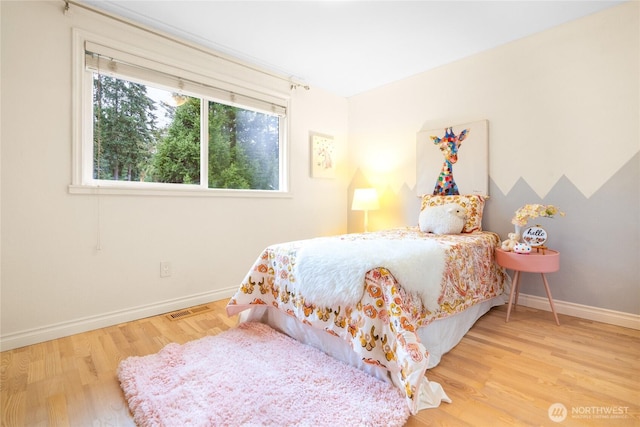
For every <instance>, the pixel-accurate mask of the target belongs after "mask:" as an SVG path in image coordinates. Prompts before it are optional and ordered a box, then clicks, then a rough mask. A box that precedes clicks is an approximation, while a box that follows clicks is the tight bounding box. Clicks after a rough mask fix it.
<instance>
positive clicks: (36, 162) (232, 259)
mask: <svg viewBox="0 0 640 427" xmlns="http://www.w3.org/2000/svg"><path fill="white" fill-rule="evenodd" d="M63 5H64V4H63V3H62V2H57V1H56V2H1V3H0V8H1V9H0V11H1V19H2V22H1V24H2V27H1V31H2V33H1V43H2V44H1V49H2V50H1V54H2V58H1V59H2V61H1V67H2V69H1V76H2V92H1V105H2V110H1V114H2V116H1V123H2V127H1V144H2V145H1V150H2V151H1V160H2V165H1V169H0V170H1V174H2V175H1V179H2V182H1V193H0V194H1V195H2V204H1V207H2V212H1V214H2V217H1V218H2V224H1V227H2V228H1V248H2V250H1V254H2V263H1V282H0V285H1V292H2V294H1V297H2V298H1V307H0V308H1V313H0V316H1V318H0V321H1V322H0V323H1V329H0V336H1V338H2V349H3V350H4V349H7V348H11V347H16V346H21V345H26V344H29V343H33V342H37V341H42V340H45V339H50V338H55V337H58V336H63V335H67V334H70V333H75V332H78V331H82V330H88V329H92V328H95V327H99V326H103V325H108V324H113V323H117V322H121V321H125V320H129V319H132V318H138V317H142V316H147V315H152V314H158V313H161V312H166V311H170V310H173V309H177V308H183V307H186V306H190V305H193V304H197V303H204V302H208V301H211V300H215V299H222V298H226V297H229V296H230V295H231V294H232V291H234V290H235V288H236V287H237V286H238V284H239V283H240V281H241V280H242V279H243V277H244V275H245V273H246V271H247V270H248V268H249V267H250V265H251V264H252V263H253V261H254V260H255V259H256V257H257V256H258V255H259V253H260V251H261V250H262V249H263V248H264V247H265V246H267V245H269V244H272V243H276V242H280V241H286V240H295V239H301V238H308V237H312V236H318V235H328V234H336V233H342V232H346V212H347V207H346V203H347V202H346V193H347V191H346V181H347V179H346V173H347V169H346V134H347V101H346V100H345V99H344V98H341V97H337V96H334V95H332V94H329V93H325V92H322V91H320V90H316V89H312V90H310V91H305V90H302V89H298V90H297V91H295V92H293V93H292V94H291V114H290V144H291V146H290V151H289V155H290V159H291V162H290V165H291V166H290V181H291V197H290V198H278V199H272V198H230V197H172V196H167V197H154V196H113V195H110V196H101V197H100V198H97V197H96V196H92V195H79V194H70V193H69V191H68V186H69V184H70V183H71V147H72V140H71V136H72V126H71V122H72V117H71V107H72V104H71V102H72V99H71V84H72V81H71V76H72V68H71V29H72V27H79V28H84V29H86V30H91V31H93V32H100V33H104V34H106V35H111V36H113V37H114V38H117V37H120V38H122V37H127V36H128V34H129V33H130V32H131V30H130V29H128V28H127V27H126V26H123V25H122V24H118V23H115V22H111V21H110V20H109V19H107V18H104V17H100V16H97V15H95V14H93V13H92V12H89V11H85V10H83V9H81V8H78V7H72V10H71V14H70V15H69V16H65V15H63V13H62V7H63ZM154 47H155V48H161V49H164V50H165V52H164V53H167V54H170V49H173V47H172V46H171V45H170V43H167V44H166V46H165V45H163V43H162V42H160V43H159V44H156V45H154ZM310 131H315V132H321V133H324V134H330V135H333V136H334V137H335V140H336V143H337V147H338V151H337V153H336V154H337V156H336V158H337V163H338V171H337V172H338V178H337V179H333V180H320V179H312V178H310V175H309V166H310V160H309V132H310ZM98 228H100V232H101V233H100V234H101V246H102V249H101V250H99V251H98V250H97V249H96V246H97V233H98ZM160 261H170V262H171V264H172V267H173V275H172V277H170V278H160V276H159V267H160Z"/></svg>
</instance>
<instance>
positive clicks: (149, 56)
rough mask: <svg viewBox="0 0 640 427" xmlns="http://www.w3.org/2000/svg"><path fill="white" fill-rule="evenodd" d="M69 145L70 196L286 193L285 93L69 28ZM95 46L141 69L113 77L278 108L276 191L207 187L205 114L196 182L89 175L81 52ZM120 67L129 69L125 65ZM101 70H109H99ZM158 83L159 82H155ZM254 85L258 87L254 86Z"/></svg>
mask: <svg viewBox="0 0 640 427" xmlns="http://www.w3.org/2000/svg"><path fill="white" fill-rule="evenodd" d="M72 45H73V51H72V55H73V76H72V79H73V82H72V84H73V114H72V127H73V147H72V156H73V159H72V177H71V184H70V185H69V192H70V193H72V194H95V193H100V194H123V195H126V194H131V195H187V196H194V195H195V196H231V197H246V196H258V197H290V193H289V158H288V151H289V149H288V147H289V144H288V133H289V132H288V130H289V119H288V115H289V105H290V99H289V96H288V95H285V94H283V93H282V92H281V91H277V90H271V89H269V88H265V87H261V86H258V85H255V84H253V87H251V86H252V84H251V83H248V82H242V81H234V79H233V78H225V76H224V75H221V74H216V73H215V72H212V71H211V70H209V69H205V68H202V67H200V66H197V65H194V64H186V65H185V64H184V62H181V63H180V64H177V61H176V60H174V59H171V58H168V57H166V56H164V55H160V54H157V53H154V52H151V51H149V50H145V49H143V48H140V47H136V46H133V45H131V44H130V43H122V42H118V41H115V40H113V39H111V38H107V37H104V36H101V35H97V34H91V33H89V32H86V31H84V30H79V29H74V30H73V40H72ZM87 50H90V51H91V52H94V51H96V50H99V51H100V52H99V53H101V54H103V55H104V56H107V57H115V58H117V59H119V60H123V61H126V63H132V64H134V65H137V66H140V67H141V70H142V71H141V74H140V75H136V74H137V73H136V69H135V68H131V69H129V70H127V71H128V72H123V73H121V74H120V73H117V72H116V73H111V74H112V75H113V76H114V77H118V78H123V79H126V80H130V81H137V82H139V83H143V84H150V85H153V86H157V87H159V88H163V89H166V90H169V91H176V92H178V91H180V92H182V93H184V94H185V95H191V96H196V97H198V98H201V100H202V101H201V102H202V103H203V104H204V103H207V102H208V101H214V102H222V103H225V104H229V105H235V106H238V107H240V108H244V109H255V110H256V111H265V112H266V111H267V110H268V109H271V110H272V111H277V112H278V116H279V126H280V132H279V133H280V141H279V175H280V179H279V189H278V190H243V189H217V188H208V149H209V147H208V123H207V120H208V116H207V115H206V114H202V115H201V144H200V160H201V164H200V171H201V172H200V177H201V179H200V184H174V183H153V182H138V181H115V180H103V179H95V178H93V148H94V147H93V72H94V71H93V70H91V69H88V66H87V65H88V64H87V61H85V51H87ZM124 68H127V67H126V65H125V66H124ZM144 69H148V70H152V71H154V72H157V74H154V75H153V76H154V78H153V82H150V81H149V80H145V79H144V78H141V75H142V74H143V73H144ZM100 71H101V72H102V73H103V74H105V72H107V74H108V71H109V70H108V69H105V70H104V71H105V72H103V70H102V69H101V70H100ZM156 82H157V84H156ZM255 86H258V87H255Z"/></svg>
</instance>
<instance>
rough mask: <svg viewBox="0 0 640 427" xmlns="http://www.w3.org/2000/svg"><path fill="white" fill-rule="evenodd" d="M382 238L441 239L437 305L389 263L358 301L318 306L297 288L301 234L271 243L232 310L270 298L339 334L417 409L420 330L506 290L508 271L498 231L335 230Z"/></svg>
mask: <svg viewBox="0 0 640 427" xmlns="http://www.w3.org/2000/svg"><path fill="white" fill-rule="evenodd" d="M377 238H382V239H435V240H436V241H437V242H438V243H439V244H440V245H442V247H443V248H444V249H445V267H444V273H443V277H442V281H443V286H442V292H441V295H440V297H439V300H438V302H439V308H438V309H437V310H435V311H429V310H427V309H426V307H425V306H424V305H423V303H422V300H421V298H420V297H418V296H416V295H413V294H410V293H408V292H405V291H404V290H403V288H402V284H401V283H398V281H397V280H396V279H395V278H394V276H393V272H391V271H389V270H387V269H386V268H384V267H379V268H375V269H373V270H370V271H369V272H367V274H366V276H365V278H364V283H363V287H364V289H365V292H364V296H363V297H362V299H361V300H360V302H359V303H358V304H356V305H355V306H347V307H340V306H337V307H316V306H315V305H313V304H310V303H307V302H306V301H305V298H304V295H297V294H296V293H295V289H296V287H295V285H294V284H295V280H296V278H295V277H294V274H293V273H294V268H293V266H294V265H295V263H296V253H297V251H298V250H299V249H300V248H301V247H302V245H304V244H305V242H307V240H301V241H294V242H288V243H281V244H276V245H272V246H269V247H267V248H266V249H265V250H264V251H263V252H262V253H261V254H260V256H259V257H258V259H257V260H256V262H255V263H254V264H253V266H252V267H251V269H250V270H249V272H248V273H247V275H246V277H245V278H244V280H243V281H242V283H241V285H240V288H239V289H238V291H237V292H236V294H235V295H234V296H233V298H232V299H231V300H230V301H229V303H228V305H227V313H228V314H229V315H233V314H237V313H239V312H241V311H243V310H246V309H248V308H251V307H252V306H255V305H269V306H272V307H275V308H277V309H279V310H282V311H284V312H286V313H288V314H289V315H291V316H294V317H296V318H297V319H299V320H300V321H301V322H303V323H305V324H307V325H310V326H312V327H314V328H318V329H322V330H324V331H326V332H327V333H329V334H332V335H335V336H338V337H341V338H342V339H344V340H346V341H347V342H349V343H350V345H351V347H352V348H353V350H354V351H355V352H357V353H358V354H359V355H360V356H361V358H362V360H363V362H365V363H368V364H374V365H378V366H383V367H385V368H386V369H387V370H388V372H389V374H390V376H391V379H392V380H393V382H394V383H395V384H396V385H398V386H399V387H400V388H401V389H403V390H404V392H405V393H406V398H407V404H408V405H409V408H410V410H411V412H412V413H416V412H417V407H418V395H419V393H420V387H421V386H422V385H423V381H424V380H426V378H425V371H426V369H427V362H428V358H429V352H428V349H426V348H424V346H423V345H422V344H421V342H420V340H419V338H418V336H417V335H416V330H417V329H418V328H419V327H421V326H425V325H427V324H429V323H430V322H432V321H434V320H436V319H440V318H444V317H447V316H450V315H453V314H455V313H459V312H462V311H464V310H465V309H467V308H468V307H470V306H472V305H474V304H477V303H479V302H482V301H485V300H487V299H490V298H493V297H494V296H496V295H499V294H501V293H503V291H504V285H505V280H506V274H505V272H504V270H503V269H502V268H501V267H499V266H498V265H497V264H496V263H495V261H494V255H493V254H494V249H495V247H496V246H498V245H499V244H500V238H499V236H498V235H496V234H495V233H491V232H475V233H471V234H457V235H440V236H436V235H432V234H425V233H422V232H420V231H419V230H418V228H417V227H411V228H399V229H392V230H385V231H380V232H373V233H364V234H346V235H342V236H336V237H335V239H348V240H353V239H377Z"/></svg>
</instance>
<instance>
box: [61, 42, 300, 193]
mask: <svg viewBox="0 0 640 427" xmlns="http://www.w3.org/2000/svg"><path fill="white" fill-rule="evenodd" d="M80 39H81V40H79V42H78V43H79V44H80V46H81V48H80V47H79V48H78V49H81V57H82V61H81V62H82V64H81V70H79V71H78V74H79V75H81V79H80V80H81V81H82V83H81V87H82V89H81V93H80V95H79V96H80V97H81V99H82V102H81V104H82V105H83V112H84V114H82V120H81V121H80V123H79V125H80V127H81V129H82V130H81V131H80V132H78V135H81V138H80V142H79V143H76V148H77V151H78V152H80V153H81V154H78V155H77V156H76V157H77V163H78V164H79V166H78V167H77V168H78V169H79V170H78V171H76V172H75V173H74V181H76V182H74V184H76V186H80V187H101V188H122V189H128V190H136V189H137V190H145V189H164V190H178V191H183V190H197V191H202V190H207V191H209V190H212V189H224V190H243V191H246V190H255V191H260V192H271V193H282V192H286V191H287V181H286V174H285V172H286V170H287V168H286V165H285V159H286V156H285V155H284V153H285V143H286V138H285V137H286V132H285V130H286V112H287V101H286V99H284V98H279V97H277V96H273V95H271V94H267V93H261V92H259V91H256V90H255V89H248V88H244V87H240V86H236V85H234V84H233V83H229V82H225V81H223V80H218V79H214V78H211V77H210V76H208V75H206V74H203V72H202V70H185V69H183V68H177V67H175V66H173V65H171V64H168V63H167V62H168V61H166V60H164V61H162V62H160V61H156V60H150V59H149V58H148V57H146V56H144V55H140V54H139V53H136V54H132V53H130V52H127V51H125V50H121V48H113V47H111V46H105V45H102V44H99V43H96V42H93V41H89V40H87V39H86V38H84V37H80ZM79 56H80V54H79Z"/></svg>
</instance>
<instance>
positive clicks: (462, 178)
mask: <svg viewBox="0 0 640 427" xmlns="http://www.w3.org/2000/svg"><path fill="white" fill-rule="evenodd" d="M428 127H429V128H428V129H423V130H421V131H420V132H418V135H417V138H416V139H417V141H416V160H417V165H416V174H417V176H416V195H417V196H418V197H421V196H422V195H423V194H432V193H433V189H434V187H435V184H436V181H437V180H438V176H439V174H440V171H441V169H442V166H443V163H444V162H445V159H444V156H443V154H442V152H441V151H440V149H439V147H438V146H437V145H435V144H434V142H433V140H432V139H431V137H432V136H435V137H439V138H443V137H444V135H445V132H446V129H449V128H452V130H453V133H454V134H455V135H459V134H460V132H462V131H463V130H465V129H467V130H468V134H467V135H466V137H465V139H464V140H463V141H462V142H461V144H460V147H459V151H458V161H457V162H456V163H454V164H453V166H452V175H453V178H454V179H455V182H456V184H457V186H458V190H459V192H460V194H479V195H482V196H488V195H489V121H488V120H479V121H476V122H470V123H463V124H457V125H454V124H443V126H442V127H439V128H433V127H432V126H431V125H430V126H428Z"/></svg>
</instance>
